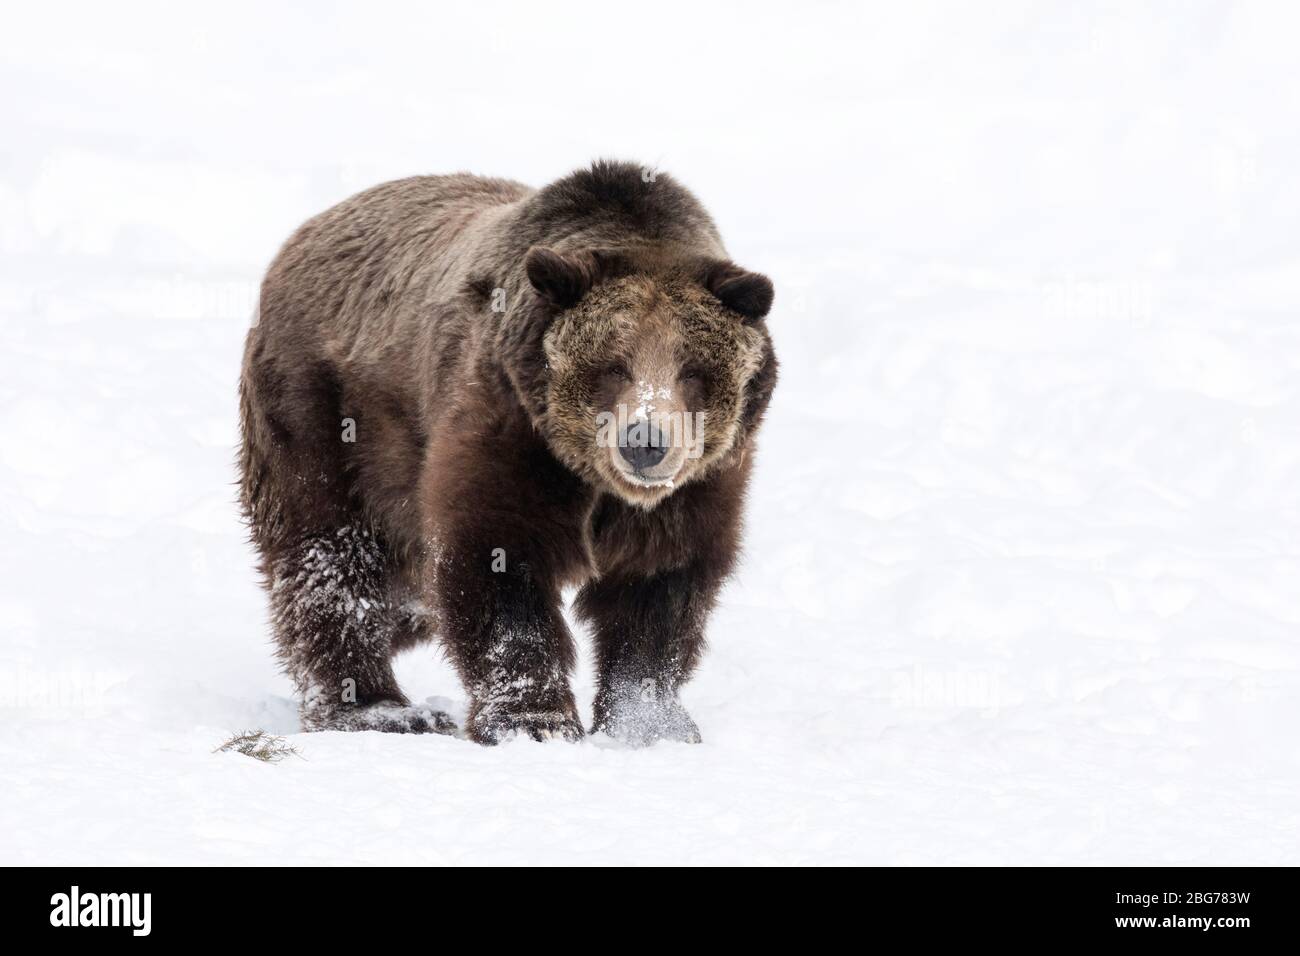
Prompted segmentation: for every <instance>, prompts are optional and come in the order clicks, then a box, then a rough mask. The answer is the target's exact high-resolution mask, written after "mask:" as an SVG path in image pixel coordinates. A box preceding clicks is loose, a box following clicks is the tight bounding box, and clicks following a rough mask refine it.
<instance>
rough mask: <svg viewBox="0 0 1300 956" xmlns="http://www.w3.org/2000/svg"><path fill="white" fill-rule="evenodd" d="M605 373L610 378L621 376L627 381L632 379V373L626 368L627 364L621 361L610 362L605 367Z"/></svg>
mask: <svg viewBox="0 0 1300 956" xmlns="http://www.w3.org/2000/svg"><path fill="white" fill-rule="evenodd" d="M605 374H606V375H608V376H609V377H610V378H623V379H627V380H628V381H631V380H632V373H631V372H629V371H628V370H627V366H626V365H624V364H623V363H622V362H611V363H610V364H609V365H608V366H607V367H606V368H605Z"/></svg>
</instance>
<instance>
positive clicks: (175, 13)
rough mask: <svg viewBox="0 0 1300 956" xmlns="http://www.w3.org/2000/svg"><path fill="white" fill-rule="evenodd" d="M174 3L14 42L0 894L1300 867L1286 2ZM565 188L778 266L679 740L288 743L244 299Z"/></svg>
mask: <svg viewBox="0 0 1300 956" xmlns="http://www.w3.org/2000/svg"><path fill="white" fill-rule="evenodd" d="M178 6H179V5H176V4H159V5H157V6H144V5H139V4H132V5H128V6H123V5H121V4H93V5H91V4H87V5H85V6H81V5H68V4H59V3H45V4H22V5H20V8H15V9H11V10H8V11H7V13H6V17H5V20H6V25H5V29H4V31H3V37H2V38H0V130H3V148H2V149H0V541H3V548H2V549H0V765H2V766H3V767H4V775H3V776H4V784H3V786H0V861H2V862H5V863H14V862H31V863H152V862H172V863H175V862H183V863H205V864H206V863H244V862H260V863H289V862H309V863H311V862H331V863H345V862H364V863H394V862H409V863H489V862H533V863H541V862H617V863H671V862H690V863H702V862H757V863H769V862H781V863H830V862H837V863H844V862H856V863H1084V864H1097V863H1111V864H1116V863H1122V864H1133V863H1150V864H1162V863H1224V864H1226V863H1291V864H1294V863H1296V862H1298V861H1300V860H1298V854H1297V849H1298V847H1300V747H1298V745H1297V727H1298V726H1300V720H1298V718H1300V551H1298V547H1300V545H1298V538H1300V534H1298V532H1300V513H1298V512H1297V496H1298V495H1300V239H1298V238H1297V237H1298V234H1300V230H1298V229H1297V217H1298V214H1300V188H1298V182H1300V177H1298V176H1297V169H1298V168H1300V123H1298V122H1297V120H1298V118H1300V103H1298V102H1297V100H1298V98H1300V75H1298V74H1300V70H1298V69H1297V62H1298V60H1297V57H1296V54H1295V43H1296V37H1297V35H1298V27H1300V22H1297V16H1296V14H1295V13H1294V12H1293V5H1288V4H1265V3H1251V4H1233V3H1195V2H1178V3H1174V2H1167V3H1153V4H1149V5H1143V4H1136V3H1123V2H1117V3H1107V4H1096V5H1086V4H1085V5H1079V4H1065V3H1006V2H1002V3H993V4H957V3H954V4H951V5H948V4H944V5H928V4H915V3H906V4H904V3H888V4H885V3H881V4H867V3H859V4H847V3H846V4H815V3H799V4H796V3H786V4H782V5H778V6H771V7H769V6H764V5H761V4H756V3H743V4H737V5H734V6H726V5H719V4H705V3H698V2H693V3H687V4H682V5H680V6H679V5H675V4H670V3H654V4H627V5H616V4H613V3H608V2H602V3H595V4H591V5H572V4H557V3H526V4H520V5H518V6H503V5H498V4H493V3H473V4H469V3H466V4H458V5H456V6H457V7H458V9H455V10H452V9H443V8H444V6H445V5H443V4H430V3H421V4H412V5H410V6H404V5H403V6H398V5H391V6H390V5H385V4H376V3H366V4H358V5H356V6H355V7H352V8H346V7H334V6H327V5H324V4H316V3H313V4H305V5H302V6H300V7H297V8H289V7H284V6H281V5H276V8H275V9H272V8H271V5H265V4H247V5H244V4H234V3H230V4H222V5H219V6H217V7H213V6H212V5H204V6H202V7H197V6H196V7H192V8H191V11H190V12H188V13H186V12H181V11H179V10H178V9H176V8H177V7H178ZM597 156H612V157H619V158H628V159H633V160H636V161H638V162H643V163H646V164H652V165H657V166H658V167H659V168H661V169H663V170H666V171H669V172H671V173H673V174H675V175H676V176H678V177H679V178H680V179H681V180H682V181H683V182H685V183H686V184H687V185H688V186H690V187H691V188H692V189H693V190H694V191H695V192H696V193H697V194H698V195H699V196H700V197H701V199H702V200H703V201H704V203H705V204H706V205H707V206H708V207H709V208H710V209H711V210H712V212H713V213H714V215H715V217H716V219H717V221H718V223H719V225H720V227H721V228H722V231H723V235H724V237H725V238H726V240H727V242H728V245H729V248H730V251H731V253H732V254H733V256H734V257H735V258H736V259H737V260H738V261H740V262H741V263H743V264H745V265H746V266H748V267H750V268H754V269H758V270H762V271H764V272H767V273H769V274H770V275H771V276H772V277H773V278H774V280H775V282H776V286H777V305H776V308H775V310H774V313H773V315H772V317H771V320H770V325H771V328H772V331H773V335H774V336H775V339H776V342H777V348H778V353H779V355H780V357H781V360H782V363H783V365H782V380H781V384H780V386H779V388H778V390H777V393H776V396H775V400H774V404H773V406H772V410H771V414H770V417H769V419H768V421H767V423H766V425H765V428H764V432H763V434H762V436H761V441H760V452H759V455H760V461H759V467H758V470H757V479H756V483H755V487H754V489H753V494H752V500H751V508H750V521H749V533H748V537H747V548H746V553H747V557H746V560H745V563H744V565H743V568H742V569H741V571H740V573H739V574H738V575H737V577H736V579H735V581H734V583H733V584H732V585H731V586H730V587H729V588H728V590H727V591H726V592H725V594H724V597H723V601H722V606H721V608H720V610H719V611H718V613H717V615H716V618H715V620H714V623H713V627H712V632H711V634H712V651H711V652H710V654H709V656H708V657H707V659H706V660H705V663H704V665H703V667H702V668H701V671H700V673H699V676H698V678H697V680H696V681H695V682H694V683H693V684H692V685H691V686H690V687H689V689H688V691H687V694H686V699H687V703H688V705H689V706H690V707H691V709H692V711H693V713H694V715H695V717H696V718H697V719H698V721H699V723H700V725H701V728H702V730H703V733H704V736H705V743H704V744H703V745H702V746H698V747H689V746H686V745H661V746H658V747H656V748H654V749H651V750H645V751H634V750H624V749H619V748H617V747H614V746H612V745H610V744H602V743H600V742H597V741H591V740H589V741H585V742H583V743H581V744H578V745H565V744H563V743H550V744H545V745H543V744H534V743H532V742H529V741H517V742H514V743H511V744H508V745H505V746H502V747H499V748H496V749H484V748H479V747H476V746H474V745H472V744H470V743H467V742H465V741H462V740H456V739H450V738H441V737H423V738H421V737H398V736H383V735H378V734H373V733H369V734H354V735H343V734H319V735H300V734H298V733H297V720H296V716H295V708H294V706H293V703H292V701H291V700H290V688H289V684H288V682H287V681H286V680H285V679H284V678H283V677H282V676H281V675H279V674H278V673H277V671H276V668H275V666H274V663H273V660H272V657H271V653H270V645H269V640H268V629H267V623H266V616H265V608H264V601H263V596H262V594H261V592H260V591H259V590H258V588H257V584H256V580H255V577H254V574H253V571H252V557H251V552H250V549H249V548H248V546H247V545H246V544H245V541H244V537H243V530H242V527H241V525H240V522H239V520H238V516H237V512H236V508H235V505H234V486H233V481H234V474H235V473H234V467H233V461H234V454H235V446H236V444H237V429H236V401H235V383H236V380H237V375H238V364H239V355H240V349H241V343H242V337H243V333H244V330H245V328H246V327H247V324H248V321H249V318H250V316H251V314H252V311H253V306H254V297H255V289H256V285H257V282H258V281H259V278H260V273H261V271H262V270H263V269H264V268H265V267H266V265H267V263H268V262H269V260H270V258H271V257H272V256H273V255H274V253H275V250H276V248H277V247H278V245H279V243H280V242H282V241H283V240H284V238H285V237H286V236H287V235H288V234H289V233H290V232H291V231H292V230H293V229H294V228H295V227H296V226H297V225H298V224H299V223H300V222H301V221H302V220H304V219H305V218H307V217H308V216H310V215H313V214H314V213H316V212H318V211H320V210H322V209H324V208H325V207H327V206H328V205H330V204H332V203H334V202H337V201H339V200H340V199H342V198H344V197H346V196H347V195H349V194H351V193H353V192H355V191H357V190H360V189H362V188H364V187H367V186H370V185H373V184H375V183H377V182H380V181H383V180H385V179H391V178H396V177H400V176H406V175H411V174H416V173H437V172H450V171H455V170H470V171H473V172H478V173H486V174H494V175H502V176H508V177H511V178H516V179H520V180H523V181H525V182H529V183H532V184H535V185H541V184H543V183H545V182H548V181H550V180H552V179H554V178H556V177H558V176H560V175H563V174H564V173H566V172H568V171H569V170H571V169H573V168H575V167H577V166H580V165H583V164H585V163H586V162H588V161H590V160H591V159H592V158H594V157H597ZM581 639H582V636H581V635H580V640H581ZM584 648H585V642H584ZM399 674H400V676H401V678H402V680H403V682H404V685H405V686H406V688H407V690H408V691H409V692H410V693H411V694H412V696H413V697H415V698H417V699H422V698H424V697H426V696H430V695H441V696H443V697H447V698H450V699H451V701H452V706H453V707H455V708H463V707H464V703H465V702H464V699H463V694H462V691H461V690H460V688H459V686H458V685H457V683H456V681H455V679H454V675H453V673H452V671H451V669H450V668H449V667H448V666H447V665H446V663H445V662H443V661H441V660H439V659H438V657H437V653H436V651H434V650H432V649H426V650H421V651H416V652H413V653H411V654H410V655H408V656H406V657H404V658H402V660H401V661H400V665H399ZM576 686H577V689H578V692H579V697H580V700H581V701H582V702H583V708H584V714H587V715H589V713H590V710H589V700H590V695H591V691H592V685H591V679H590V671H589V668H587V667H586V666H585V665H584V667H583V668H582V669H581V671H580V673H579V674H578V676H577V681H576ZM242 728H264V729H266V730H268V731H271V732H275V733H284V734H289V735H292V736H291V740H292V742H293V743H294V744H296V745H297V746H298V748H299V750H300V752H301V755H302V759H294V758H291V759H289V760H287V761H285V762H283V763H280V764H277V765H266V764H261V763H258V762H256V761H254V760H251V759H249V758H247V757H244V756H240V755H237V754H213V753H212V750H213V748H214V747H216V746H217V745H218V744H219V743H221V742H222V741H223V740H224V739H225V738H226V737H228V736H229V735H230V734H231V733H233V732H234V731H236V730H239V729H242Z"/></svg>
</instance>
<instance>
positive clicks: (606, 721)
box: [591, 694, 704, 747]
mask: <svg viewBox="0 0 1300 956" xmlns="http://www.w3.org/2000/svg"><path fill="white" fill-rule="evenodd" d="M606 700H607V703H606V704H605V706H600V705H599V704H598V705H597V708H596V713H597V716H596V721H595V723H594V724H593V726H592V728H591V732H592V733H593V734H597V733H603V734H605V735H607V736H609V737H612V738H614V739H615V740H617V741H618V742H619V743H622V744H626V745H627V746H630V747H648V746H650V745H651V744H653V743H656V742H658V741H660V740H673V741H677V742H678V743H684V744H698V743H702V742H703V741H704V738H703V737H702V736H700V728H699V727H698V726H697V725H696V723H695V721H694V720H693V719H692V718H691V715H690V714H689V713H687V712H686V708H685V707H683V706H682V705H681V703H680V702H679V701H678V700H677V699H676V698H675V697H672V698H668V699H667V700H664V699H653V700H643V699H640V698H639V697H636V696H634V695H628V694H618V695H609V696H608V697H607V698H606Z"/></svg>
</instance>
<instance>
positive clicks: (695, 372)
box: [678, 365, 704, 382]
mask: <svg viewBox="0 0 1300 956" xmlns="http://www.w3.org/2000/svg"><path fill="white" fill-rule="evenodd" d="M702 378H704V372H703V371H702V370H701V369H700V368H699V367H698V366H695V365H688V366H686V368H684V369H682V373H681V375H679V376H678V380H679V381H682V382H697V381H699V380H700V379H702Z"/></svg>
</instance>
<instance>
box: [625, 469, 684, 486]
mask: <svg viewBox="0 0 1300 956" xmlns="http://www.w3.org/2000/svg"><path fill="white" fill-rule="evenodd" d="M615 470H616V471H617V472H618V474H619V477H620V478H622V479H623V480H624V481H626V482H627V483H628V484H629V485H632V486H633V487H634V488H672V487H674V485H675V484H676V480H677V474H676V472H674V473H673V474H671V475H646V474H642V473H640V472H635V471H625V470H624V469H622V468H617V469H615Z"/></svg>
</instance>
